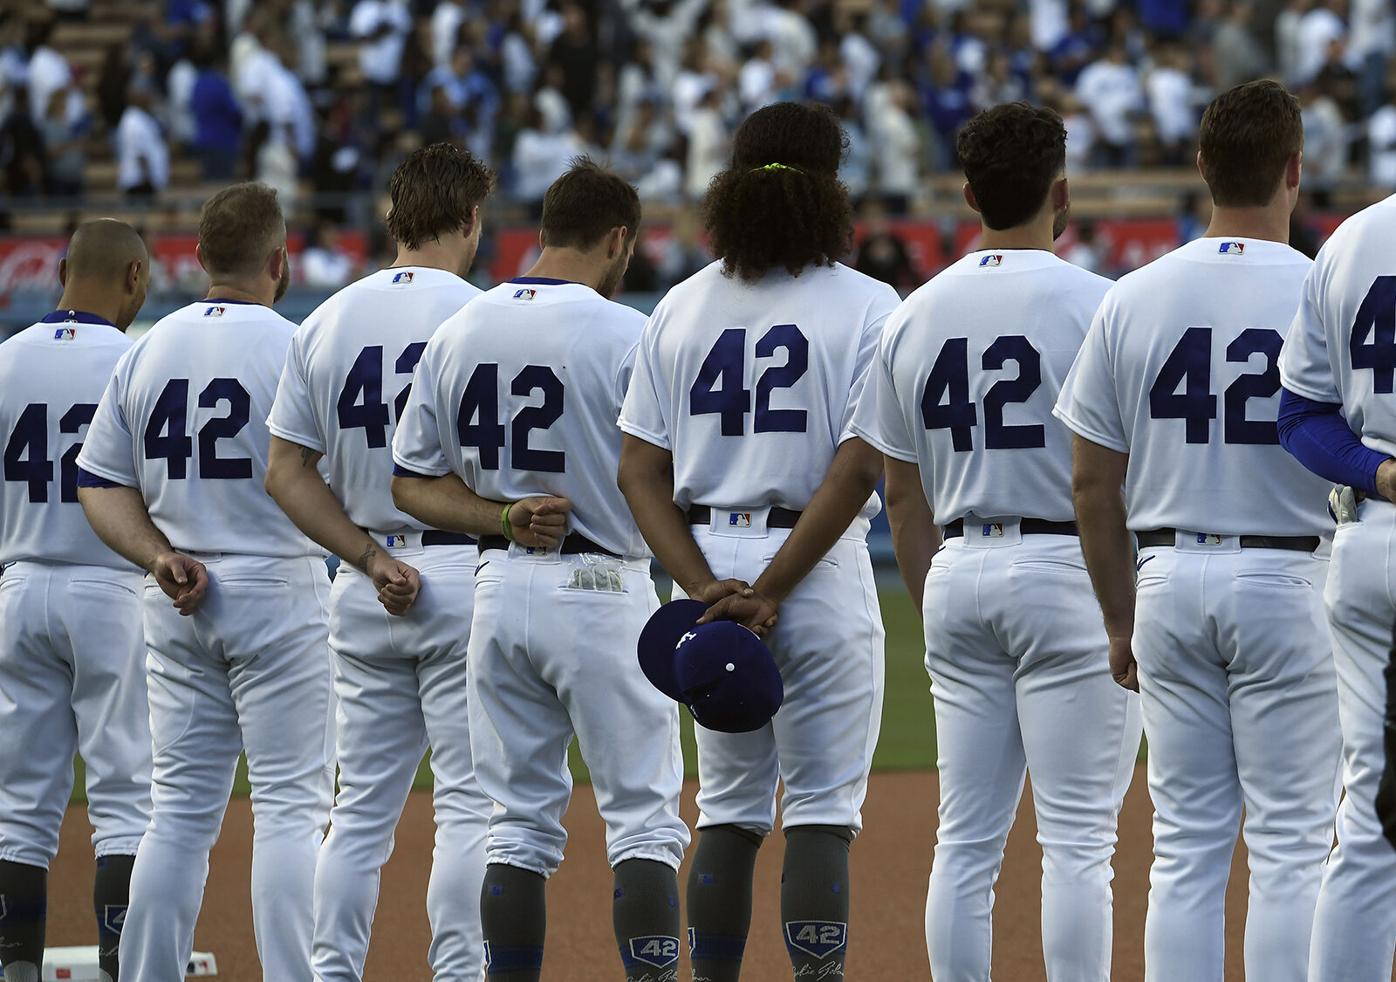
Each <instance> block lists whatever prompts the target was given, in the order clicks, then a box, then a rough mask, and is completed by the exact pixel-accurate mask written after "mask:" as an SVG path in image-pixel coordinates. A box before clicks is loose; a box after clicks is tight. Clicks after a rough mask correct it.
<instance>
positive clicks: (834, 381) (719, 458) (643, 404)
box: [620, 263, 899, 530]
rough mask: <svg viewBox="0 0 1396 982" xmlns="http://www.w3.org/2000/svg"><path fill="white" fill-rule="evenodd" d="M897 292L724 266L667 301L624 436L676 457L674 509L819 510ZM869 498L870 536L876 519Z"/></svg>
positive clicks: (851, 280) (839, 272)
mask: <svg viewBox="0 0 1396 982" xmlns="http://www.w3.org/2000/svg"><path fill="white" fill-rule="evenodd" d="M898 301H899V298H898V296H897V293H896V291H895V290H893V289H892V288H891V287H890V286H888V285H887V284H885V283H881V282H879V281H877V280H874V279H872V278H871V277H868V276H864V275H863V274H862V273H858V272H855V271H854V270H852V269H849V268H848V267H847V266H843V265H835V266H832V267H813V268H809V269H806V270H804V271H803V272H802V273H800V275H799V276H791V275H790V274H789V273H787V272H785V271H783V270H779V271H774V272H771V273H769V274H768V275H767V276H765V277H764V278H763V279H761V280H760V281H758V282H756V283H745V282H743V281H741V280H739V279H736V278H735V277H726V276H723V274H722V265H721V263H713V264H711V265H709V266H708V267H706V268H705V269H703V270H700V271H699V272H698V273H696V274H694V275H693V276H691V277H689V278H688V279H687V280H685V281H684V282H682V283H680V284H679V285H678V286H676V287H674V288H673V289H672V290H670V291H669V293H668V295H666V296H665V297H664V299H663V300H662V301H660V303H659V306H658V307H656V308H655V310H654V314H653V315H651V317H650V319H649V323H648V324H647V325H646V326H645V333H644V337H643V339H642V340H641V342H640V350H639V353H638V354H637V356H636V359H635V377H634V379H633V381H632V382H631V385H630V391H629V393H628V394H627V395H626V399H625V407H624V409H623V411H622V413H621V417H620V427H621V429H622V430H624V431H625V432H626V433H629V434H630V435H632V436H635V437H638V438H640V439H641V440H644V441H646V442H648V443H652V444H654V445H655V446H658V447H663V448H664V449H666V450H668V451H670V452H671V453H672V454H673V457H674V503H675V504H676V505H678V506H679V507H680V508H687V507H688V506H689V505H690V504H698V505H707V506H709V507H711V508H717V509H723V508H742V507H750V508H762V507H766V506H778V507H782V508H789V509H792V510H795V511H799V510H802V509H803V508H804V507H805V506H806V505H808V504H809V500H810V498H811V497H813V495H814V492H815V491H816V490H817V489H818V487H819V485H820V483H821V482H822V481H823V480H824V475H825V474H826V473H827V472H828V469H829V464H830V462H831V461H832V460H833V458H834V453H835V451H836V450H837V449H838V446H839V444H840V443H842V442H843V441H844V440H847V439H848V438H849V437H851V436H853V435H854V433H853V431H852V429H851V428H850V427H851V423H852V421H853V413H854V409H855V407H856V406H857V403H858V399H859V396H860V394H861V393H862V390H863V385H864V382H865V379H866V377H867V373H868V368H869V366H870V365H871V364H872V362H873V358H874V355H875V353H876V350H877V342H878V337H879V335H880V334H881V331H882V325H883V322H884V321H886V319H887V316H888V315H889V314H891V312H892V311H893V309H894V308H895V307H896V306H897V303H898ZM880 507H881V503H880V502H879V501H878V498H877V495H875V494H874V495H873V496H872V497H871V498H869V499H868V503H867V505H866V507H864V509H863V512H862V527H863V528H864V530H866V520H867V519H869V518H871V517H872V516H873V515H876V514H877V512H878V509H879V508H880Z"/></svg>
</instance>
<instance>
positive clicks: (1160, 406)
mask: <svg viewBox="0 0 1396 982" xmlns="http://www.w3.org/2000/svg"><path fill="white" fill-rule="evenodd" d="M1309 266H1310V263H1309V260H1308V259H1306V258H1305V257H1304V256H1303V255H1301V254H1300V253H1298V252H1296V251H1295V250H1293V249H1291V248H1290V247H1289V246H1287V245H1284V244H1282V243H1278V242H1270V241H1266V240H1261V239H1220V238H1203V239H1197V240H1195V241H1193V242H1190V243H1188V244H1187V245H1185V246H1183V247H1181V248H1179V249H1176V250H1174V251H1173V252H1171V253H1169V254H1168V255H1166V256H1164V257H1162V258H1160V259H1158V260H1156V261H1155V262H1153V263H1150V264H1149V265H1147V266H1145V267H1143V268H1142V269H1139V270H1136V271H1135V272H1133V273H1130V274H1129V275H1127V276H1125V277H1123V278H1121V280H1120V281H1119V282H1118V283H1117V284H1116V285H1115V286H1114V287H1113V288H1112V289H1111V291H1110V293H1109V294H1108V295H1107V297H1106V298H1105V300H1104V302H1103V303H1102V304H1101V310H1100V314H1099V316H1098V317H1097V319H1096V322H1095V323H1094V324H1093V325H1092V327H1091V331H1090V334H1089V335H1088V337H1087V339H1086V343H1085V345H1084V346H1083V347H1082V350H1081V353H1080V355H1079V356H1078V358H1077V364H1076V365H1075V366H1074V367H1073V369H1072V372H1071V375H1070V376H1069V378H1068V380H1067V383H1066V385H1065V386H1064V388H1063V390H1062V394H1061V396H1060V397H1059V399H1058V405H1057V414H1058V416H1059V417H1060V418H1061V419H1062V420H1063V421H1064V422H1065V423H1066V424H1067V426H1069V427H1071V429H1072V430H1073V431H1075V432H1076V433H1078V434H1079V435H1081V436H1082V437H1085V438H1086V439H1087V440H1090V441H1092V442H1096V443H1099V444H1100V445H1102V446H1105V447H1109V448H1110V449H1112V450H1116V451H1119V452H1121V453H1128V454H1129V465H1128V469H1127V471H1126V476H1125V488H1124V491H1125V504H1126V510H1127V512H1128V520H1129V527H1130V529H1132V530H1134V531H1148V530H1153V529H1168V528H1173V529H1183V530H1186V531H1190V532H1199V533H1215V534H1218V535H1277V536H1315V535H1323V534H1324V533H1326V532H1327V531H1329V530H1330V529H1331V528H1332V523H1331V522H1330V521H1329V519H1328V515H1327V510H1326V506H1327V487H1328V486H1327V484H1326V483H1325V482H1323V481H1322V480H1321V479H1319V478H1317V477H1316V476H1315V475H1313V474H1311V473H1309V472H1308V471H1307V470H1305V469H1304V467H1303V466H1302V465H1301V464H1300V463H1299V462H1298V461H1297V460H1295V459H1294V458H1293V457H1291V456H1290V455H1289V454H1288V453H1286V452H1285V451H1284V449H1283V448H1281V447H1280V445H1279V434H1278V429H1277V426H1276V417H1277V415H1278V411H1279V398H1280V369H1279V365H1278V359H1279V355H1280V349H1281V346H1282V345H1283V343H1284V338H1285V335H1286V333H1287V332H1289V330H1290V326H1291V322H1292V321H1293V320H1294V317H1295V312H1296V310H1298V308H1299V304H1300V294H1301V292H1302V288H1303V282H1304V277H1305V274H1306V273H1307V272H1308V269H1309Z"/></svg>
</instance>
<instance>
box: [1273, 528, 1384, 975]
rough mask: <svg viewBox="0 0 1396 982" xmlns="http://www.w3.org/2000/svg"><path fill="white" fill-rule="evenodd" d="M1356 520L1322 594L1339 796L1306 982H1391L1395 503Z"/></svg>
mask: <svg viewBox="0 0 1396 982" xmlns="http://www.w3.org/2000/svg"><path fill="white" fill-rule="evenodd" d="M1358 518H1359V521H1356V522H1351V523H1348V524H1345V525H1340V526H1338V530H1337V532H1336V533H1334V536H1333V568H1332V571H1331V572H1330V573H1329V577H1328V588H1327V591H1326V600H1327V605H1328V622H1329V625H1330V626H1331V627H1332V630H1333V654H1334V658H1335V660H1336V662H1337V666H1338V714H1339V718H1340V720H1341V722H1342V730H1343V785H1344V791H1345V796H1344V798H1343V802H1342V805H1341V807H1340V808H1339V810H1338V848H1337V849H1336V850H1335V851H1334V853H1333V855H1332V857H1331V858H1330V859H1329V863H1328V868H1327V870H1325V872H1324V878H1323V887H1322V889H1321V890H1320V891H1319V899H1318V913H1317V915H1316V918H1315V921H1314V938H1313V947H1312V949H1311V952H1310V962H1309V979H1310V982H1328V980H1330V979H1341V980H1342V982H1389V980H1390V979H1391V969H1392V958H1393V954H1394V953H1396V848H1393V847H1392V845H1391V843H1390V842H1388V841H1387V840H1386V839H1384V838H1383V837H1382V834H1381V825H1380V823H1379V822H1378V820H1377V814H1376V807H1375V804H1374V802H1375V800H1376V794H1377V785H1378V782H1379V781H1380V780H1381V774H1382V768H1383V765H1384V764H1385V763H1386V751H1385V748H1384V746H1383V742H1382V732H1383V720H1384V719H1385V709H1386V680H1385V679H1384V678H1383V676H1382V673H1383V670H1384V669H1385V667H1386V665H1387V663H1388V662H1389V661H1390V660H1391V632H1392V625H1393V623H1396V505H1391V504H1388V503H1387V502H1384V501H1366V502H1363V503H1362V504H1361V505H1359V506H1358ZM1295 771H1296V773H1297V772H1298V769H1297V768H1295Z"/></svg>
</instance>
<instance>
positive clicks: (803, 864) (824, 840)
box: [780, 825, 853, 979]
mask: <svg viewBox="0 0 1396 982" xmlns="http://www.w3.org/2000/svg"><path fill="white" fill-rule="evenodd" d="M852 841H853V833H852V831H850V830H849V829H846V828H842V827H840V826H836V825H797V826H795V827H793V828H789V829H786V830H785V869H784V870H783V871H782V873H781V878H780V915H781V916H780V919H781V922H782V924H783V926H784V931H785V947H786V950H787V951H789V952H790V964H791V965H792V966H793V967H794V969H795V975H796V977H798V978H819V979H841V978H843V963H844V958H845V957H846V955H847V954H848V845H849V843H850V842H852Z"/></svg>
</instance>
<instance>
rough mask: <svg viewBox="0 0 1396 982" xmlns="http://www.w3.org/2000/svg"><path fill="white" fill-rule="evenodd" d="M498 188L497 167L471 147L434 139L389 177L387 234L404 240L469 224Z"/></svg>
mask: <svg viewBox="0 0 1396 982" xmlns="http://www.w3.org/2000/svg"><path fill="white" fill-rule="evenodd" d="M493 190H494V172H493V171H491V170H490V169H489V168H488V167H486V166H485V165H484V164H483V163H482V162H480V161H479V160H476V159H475V157H474V156H472V155H471V153H470V151H469V150H465V149H463V148H461V147H458V146H456V145H455V144H452V143H432V144H429V145H428V146H425V147H421V148H420V149H417V150H414V151H412V153H410V154H408V155H407V158H406V159H405V160H404V161H403V162H402V163H400V164H398V167H397V170H395V171H393V176H392V179H391V180H390V181H389V182H388V196H389V198H390V199H391V201H392V205H391V206H390V207H389V209H388V219H387V225H388V234H389V235H391V236H392V237H393V240H394V241H395V242H397V243H398V244H399V245H402V246H405V247H407V248H408V249H420V248H421V247H422V245H424V244H425V243H427V242H431V241H434V240H436V239H439V238H440V237H441V236H443V235H450V234H452V233H453V232H459V231H461V230H462V229H467V230H468V229H469V227H470V221H471V213H472V212H473V211H474V210H475V206H476V205H479V204H480V203H481V202H483V201H484V200H485V198H486V197H488V196H489V193H490V192H491V191H493Z"/></svg>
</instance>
